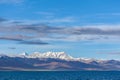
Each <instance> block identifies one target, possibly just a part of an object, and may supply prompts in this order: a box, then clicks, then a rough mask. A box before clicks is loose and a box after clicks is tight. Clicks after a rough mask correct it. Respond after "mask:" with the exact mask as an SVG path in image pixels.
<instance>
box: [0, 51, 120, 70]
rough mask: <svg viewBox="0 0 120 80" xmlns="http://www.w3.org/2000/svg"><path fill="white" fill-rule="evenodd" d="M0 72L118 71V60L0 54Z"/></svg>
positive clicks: (119, 64)
mask: <svg viewBox="0 0 120 80" xmlns="http://www.w3.org/2000/svg"><path fill="white" fill-rule="evenodd" d="M0 70H17V71H20V70H21V71H63V70H66V71H84V70H98V71H103V70H104V71H110V70H120V61H119V60H98V59H89V58H74V57H72V56H70V55H68V54H66V53H65V52H46V53H40V52H34V53H32V54H27V53H22V54H19V55H18V54H17V55H7V54H0Z"/></svg>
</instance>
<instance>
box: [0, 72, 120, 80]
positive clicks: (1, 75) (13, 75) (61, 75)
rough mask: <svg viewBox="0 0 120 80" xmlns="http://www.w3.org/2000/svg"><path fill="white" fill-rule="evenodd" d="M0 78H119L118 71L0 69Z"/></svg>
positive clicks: (108, 79)
mask: <svg viewBox="0 0 120 80" xmlns="http://www.w3.org/2000/svg"><path fill="white" fill-rule="evenodd" d="M0 80H120V72H119V71H0Z"/></svg>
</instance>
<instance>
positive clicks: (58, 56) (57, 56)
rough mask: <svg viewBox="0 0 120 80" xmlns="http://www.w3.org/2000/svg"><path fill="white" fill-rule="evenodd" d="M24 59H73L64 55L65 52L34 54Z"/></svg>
mask: <svg viewBox="0 0 120 80" xmlns="http://www.w3.org/2000/svg"><path fill="white" fill-rule="evenodd" d="M26 57H28V58H55V59H63V60H73V59H74V58H73V57H72V56H70V55H67V54H65V52H46V53H39V52H34V53H32V54H30V55H28V56H26Z"/></svg>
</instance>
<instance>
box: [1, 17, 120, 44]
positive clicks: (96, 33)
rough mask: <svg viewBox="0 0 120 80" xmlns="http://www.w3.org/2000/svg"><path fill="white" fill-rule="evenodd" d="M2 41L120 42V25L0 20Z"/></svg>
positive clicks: (45, 42)
mask: <svg viewBox="0 0 120 80" xmlns="http://www.w3.org/2000/svg"><path fill="white" fill-rule="evenodd" d="M0 22H3V23H0V40H12V41H17V42H18V43H20V44H31V45H32V44H35V45H36V44H38V45H44V44H49V43H50V41H101V40H102V41H104V40H107V41H119V39H120V25H112V26H109V25H94V26H72V27H70V26H61V27H60V26H51V25H46V24H44V25H43V24H40V23H28V22H27V23H26V22H23V21H21V22H18V21H14V22H10V21H8V20H6V19H3V18H0Z"/></svg>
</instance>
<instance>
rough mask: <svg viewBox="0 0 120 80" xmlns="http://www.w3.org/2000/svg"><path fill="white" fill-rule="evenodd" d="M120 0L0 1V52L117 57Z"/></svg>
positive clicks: (119, 42)
mask: <svg viewBox="0 0 120 80" xmlns="http://www.w3.org/2000/svg"><path fill="white" fill-rule="evenodd" d="M119 3H120V0H0V54H20V53H23V52H27V53H29V54H31V53H33V52H47V51H53V52H61V51H64V52H65V53H67V54H69V55H71V56H73V57H85V58H95V59H119V56H120V5H119Z"/></svg>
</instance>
